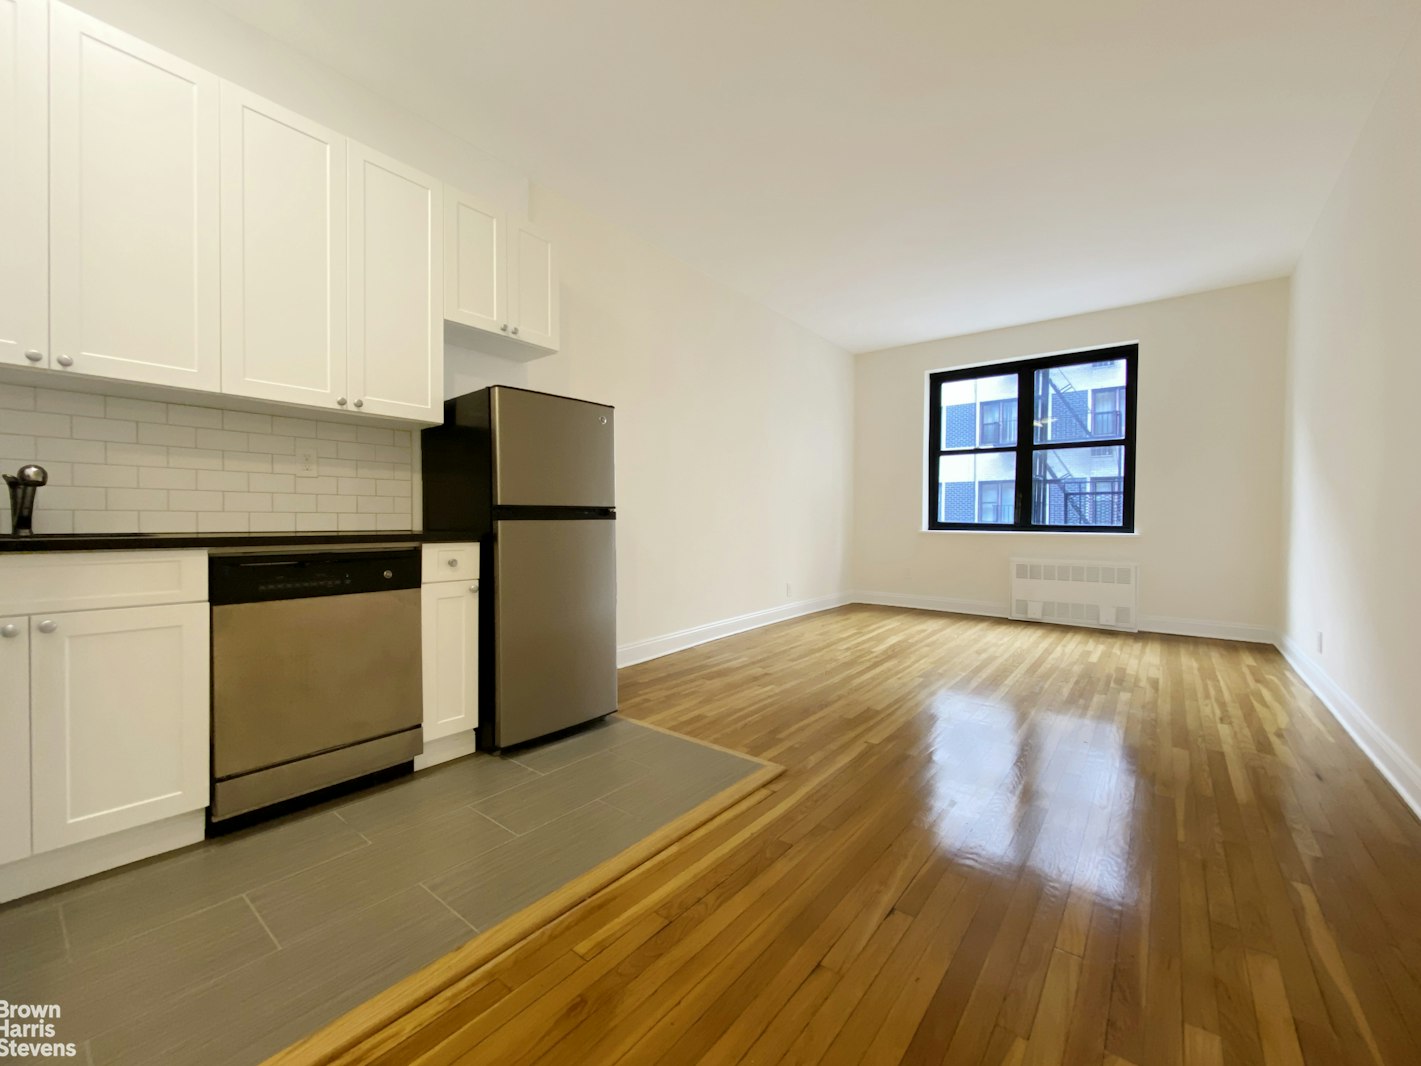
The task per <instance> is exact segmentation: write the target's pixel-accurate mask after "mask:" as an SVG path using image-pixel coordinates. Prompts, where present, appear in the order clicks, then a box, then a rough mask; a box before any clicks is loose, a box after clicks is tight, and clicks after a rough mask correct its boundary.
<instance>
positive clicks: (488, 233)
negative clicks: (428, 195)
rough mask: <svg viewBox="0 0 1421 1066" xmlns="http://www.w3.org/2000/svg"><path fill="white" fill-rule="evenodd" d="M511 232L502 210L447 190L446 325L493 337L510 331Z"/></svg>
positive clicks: (464, 194)
mask: <svg viewBox="0 0 1421 1066" xmlns="http://www.w3.org/2000/svg"><path fill="white" fill-rule="evenodd" d="M507 228H508V227H507V224H506V223H505V221H504V217H503V215H502V214H501V213H500V212H499V211H497V210H495V209H494V208H492V207H490V206H489V205H488V204H485V203H484V202H483V201H481V200H479V199H478V198H477V197H473V196H470V195H469V194H467V193H463V192H460V191H458V190H457V189H452V188H448V187H446V188H445V190H444V318H445V321H448V322H452V323H454V324H455V325H456V326H466V327H468V328H469V329H480V330H485V331H487V332H489V333H499V332H505V333H506V332H507V331H508V328H509V323H508V283H507V264H508V252H507Z"/></svg>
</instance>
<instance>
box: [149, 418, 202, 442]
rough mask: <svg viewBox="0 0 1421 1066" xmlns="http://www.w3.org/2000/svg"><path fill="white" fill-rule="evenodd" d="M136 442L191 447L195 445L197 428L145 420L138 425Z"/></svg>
mask: <svg viewBox="0 0 1421 1066" xmlns="http://www.w3.org/2000/svg"><path fill="white" fill-rule="evenodd" d="M138 443H139V444H161V445H164V446H165V447H166V446H168V445H176V446H177V447H179V448H192V447H195V446H196V445H197V430H195V429H193V428H192V427H191V426H166V425H158V424H156V423H151V422H145V423H143V424H142V425H140V426H139V427H138Z"/></svg>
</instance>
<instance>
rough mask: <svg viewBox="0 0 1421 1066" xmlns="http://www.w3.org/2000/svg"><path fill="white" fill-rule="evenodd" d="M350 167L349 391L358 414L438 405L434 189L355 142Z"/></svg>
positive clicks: (438, 266)
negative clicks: (358, 411) (359, 412)
mask: <svg viewBox="0 0 1421 1066" xmlns="http://www.w3.org/2000/svg"><path fill="white" fill-rule="evenodd" d="M346 168H347V173H348V175H349V182H348V186H347V190H348V197H347V203H348V211H349V219H350V225H349V227H348V230H347V232H348V235H349V240H350V244H349V252H350V255H349V263H350V288H349V316H350V334H349V344H350V359H349V374H348V382H349V393H350V401H351V404H352V406H354V407H355V408H357V409H358V410H361V411H363V412H365V413H366V414H375V415H389V416H392V417H395V418H412V419H421V420H424V421H429V422H438V421H440V420H441V419H442V418H443V408H444V325H443V317H444V316H443V311H442V307H443V301H444V292H443V285H442V282H443V274H444V260H443V255H442V248H441V237H442V235H443V224H442V223H443V220H442V218H441V214H442V199H443V197H442V189H441V186H440V184H439V183H438V182H436V181H435V180H434V179H433V178H431V177H429V176H428V175H427V174H421V173H420V172H419V171H417V170H414V169H412V168H411V167H407V166H405V165H404V164H403V163H398V162H396V161H395V160H393V159H389V158H387V157H386V156H382V155H380V154H379V153H377V152H373V151H371V150H370V149H368V148H366V147H364V146H363V145H360V144H357V143H355V142H354V141H352V142H350V144H349V154H348V157H347V161H346Z"/></svg>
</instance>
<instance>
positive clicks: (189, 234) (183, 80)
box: [7, 4, 220, 390]
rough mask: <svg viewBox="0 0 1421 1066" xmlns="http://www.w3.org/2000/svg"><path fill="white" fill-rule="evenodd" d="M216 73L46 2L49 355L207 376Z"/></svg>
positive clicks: (152, 372) (212, 335) (212, 380)
mask: <svg viewBox="0 0 1421 1066" xmlns="http://www.w3.org/2000/svg"><path fill="white" fill-rule="evenodd" d="M24 6H25V5H23V4H22V5H21V7H24ZM218 84H219V83H218V79H217V78H216V77H215V76H213V75H211V74H209V73H207V72H206V71H203V70H199V69H198V68H197V67H194V66H192V65H191V64H190V63H185V62H183V61H182V60H180V59H177V58H176V57H174V56H170V55H168V54H167V53H165V52H161V51H159V50H158V49H156V48H153V47H151V46H150V45H147V44H145V43H143V42H142V41H139V40H137V39H136V38H133V37H130V36H128V35H127V34H124V33H120V32H118V31H117V30H114V29H112V28H110V27H108V26H106V25H104V24H103V23H101V22H98V21H96V20H94V19H91V18H89V17H87V16H85V15H81V14H79V13H78V12H76V11H73V10H71V9H69V8H67V7H64V6H63V5H61V4H52V5H51V6H50V66H49V88H50V97H49V113H50V115H49V117H50V157H49V163H50V165H49V183H50V185H49V188H50V204H49V220H50V228H49V235H50V247H49V253H50V338H51V341H52V349H51V351H50V353H49V355H50V360H49V363H48V365H49V366H50V367H53V368H62V369H71V368H72V370H73V371H74V372H75V373H82V374H90V375H97V376H100V377H111V378H122V379H124V380H127V381H136V382H143V383H147V384H153V385H175V386H179V387H181V388H187V389H201V390H215V389H216V388H217V387H218V385H219V382H220V374H219V369H218V368H219V359H220V353H219V331H218V301H219V291H218V251H217V247H218V187H217V114H218V96H219V90H218ZM7 240H8V237H7Z"/></svg>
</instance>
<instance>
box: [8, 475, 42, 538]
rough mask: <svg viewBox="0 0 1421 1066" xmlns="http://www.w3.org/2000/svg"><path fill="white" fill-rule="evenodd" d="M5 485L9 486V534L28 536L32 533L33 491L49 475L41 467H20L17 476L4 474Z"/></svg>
mask: <svg viewBox="0 0 1421 1066" xmlns="http://www.w3.org/2000/svg"><path fill="white" fill-rule="evenodd" d="M3 477H4V478H5V484H6V485H8V486H10V532H11V533H14V534H15V535H17V536H28V535H29V534H31V533H33V532H34V518H35V490H36V489H38V488H39V487H40V486H41V485H44V484H47V483H48V481H49V473H48V472H47V471H46V470H45V468H44V467H42V466H33V465H31V466H22V467H20V472H19V474H17V475H12V474H5V475H3Z"/></svg>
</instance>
